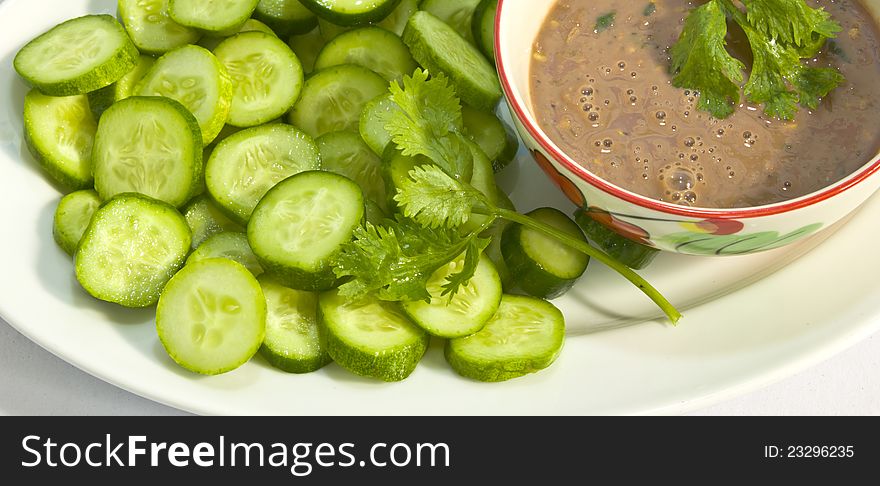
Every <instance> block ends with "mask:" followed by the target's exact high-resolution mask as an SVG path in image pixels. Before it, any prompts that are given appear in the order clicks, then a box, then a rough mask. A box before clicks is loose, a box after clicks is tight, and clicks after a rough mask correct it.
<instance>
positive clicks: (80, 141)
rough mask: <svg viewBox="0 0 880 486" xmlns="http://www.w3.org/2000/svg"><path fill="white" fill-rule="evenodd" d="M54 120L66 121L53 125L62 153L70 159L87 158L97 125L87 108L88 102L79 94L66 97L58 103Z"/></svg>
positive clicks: (89, 155)
mask: <svg viewBox="0 0 880 486" xmlns="http://www.w3.org/2000/svg"><path fill="white" fill-rule="evenodd" d="M55 120H66V121H67V122H66V123H58V124H56V126H55V139H56V140H57V141H58V148H59V149H60V150H61V151H62V154H63V155H64V156H65V157H67V158H69V159H71V160H87V159H89V158H90V157H91V155H92V145H93V143H94V140H95V131H96V130H97V129H98V125H97V124H96V123H95V119H94V117H93V116H92V112H91V111H90V110H89V109H88V102H87V101H85V100H84V99H83V97H81V96H74V97H71V98H67V99H66V100H65V102H63V103H60V104H59V105H58V108H57V109H56V112H55Z"/></svg>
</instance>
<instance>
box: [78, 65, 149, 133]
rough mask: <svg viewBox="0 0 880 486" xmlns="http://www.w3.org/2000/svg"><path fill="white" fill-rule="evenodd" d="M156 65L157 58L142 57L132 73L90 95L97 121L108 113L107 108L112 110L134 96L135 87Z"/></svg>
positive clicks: (90, 103) (90, 102)
mask: <svg viewBox="0 0 880 486" xmlns="http://www.w3.org/2000/svg"><path fill="white" fill-rule="evenodd" d="M155 63H156V59H155V58H152V57H150V56H143V55H142V56H140V57H138V62H137V65H135V67H134V68H133V69H132V70H131V71H129V72H128V73H126V74H125V76H123V77H121V78H119V81H116V82H115V83H113V84H111V85H110V86H105V87H103V88H101V89H99V90H97V91H92V92H91V93H89V94H88V97H89V108H91V109H92V114H93V115H95V119H96V120H97V119H99V118H101V115H103V114H104V112H105V111H107V108H110V106H111V105H112V104H113V103H116V102H117V101H122V100H124V99H126V98H129V97H131V96H134V89H135V87H136V86H137V84H138V83H139V82H140V80H141V79H143V77H144V75H145V74H147V71H149V70H150V68H152V67H153V64H155Z"/></svg>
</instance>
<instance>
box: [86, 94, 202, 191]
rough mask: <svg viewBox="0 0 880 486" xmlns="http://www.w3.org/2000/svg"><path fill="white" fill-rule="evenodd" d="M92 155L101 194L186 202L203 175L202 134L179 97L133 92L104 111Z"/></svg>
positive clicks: (96, 181) (97, 187) (96, 186)
mask: <svg viewBox="0 0 880 486" xmlns="http://www.w3.org/2000/svg"><path fill="white" fill-rule="evenodd" d="M92 158H93V163H94V172H95V189H97V191H98V194H100V195H101V197H102V198H103V199H105V200H106V199H110V198H112V197H113V196H115V195H117V194H121V193H125V192H138V193H141V194H144V195H147V196H150V197H152V198H155V199H159V200H161V201H165V202H167V203H168V204H171V205H172V206H182V205H183V204H185V203H186V202H187V201H189V200H190V198H192V197H193V195H195V192H196V190H197V189H198V183H199V180H200V179H201V173H202V134H201V131H200V130H199V124H198V122H197V121H196V119H195V117H193V115H192V114H191V113H190V112H189V110H187V109H186V108H184V107H183V105H181V104H180V103H178V102H177V101H174V100H172V99H169V98H163V97H141V96H133V97H131V98H128V99H124V100H122V101H120V102H118V103H116V104H114V105H113V106H111V107H110V108H109V109H108V110H107V111H105V112H104V115H103V116H102V117H101V121H100V122H99V123H98V133H97V135H96V136H95V147H94V150H93V151H92Z"/></svg>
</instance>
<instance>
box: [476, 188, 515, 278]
mask: <svg viewBox="0 0 880 486" xmlns="http://www.w3.org/2000/svg"><path fill="white" fill-rule="evenodd" d="M499 192H500V191H499ZM502 194H503V193H502ZM505 197H506V196H505ZM508 199H509V198H508ZM509 209H511V210H513V211H515V210H516V209H515V208H509ZM511 224H513V223H511V222H509V221H507V220H506V219H498V220H496V221H495V222H494V223H493V224H492V226H491V227H490V228H489V229H488V230H486V233H485V234H483V235H482V236H483V237H484V238H490V239H491V240H492V242H491V243H489V246H488V247H486V250H485V255H486V256H487V257H489V259H490V260H492V263H493V264H495V270H496V271H498V277H499V278H500V279H501V288H502V289H503V290H504V292H511V291H512V290H513V289H514V288H515V287H516V282H514V281H513V275H511V273H510V269H509V268H507V263H506V262H505V261H504V255H503V254H502V253H501V235H503V234H504V230H506V229H507V227H508V226H510V225H511Z"/></svg>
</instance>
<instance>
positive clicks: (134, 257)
mask: <svg viewBox="0 0 880 486" xmlns="http://www.w3.org/2000/svg"><path fill="white" fill-rule="evenodd" d="M114 223H116V224H112V225H110V224H105V225H101V226H100V227H99V229H100V233H99V234H98V235H96V237H95V238H93V241H95V242H100V243H99V244H100V246H101V251H95V252H91V254H92V255H93V257H94V258H95V259H96V261H95V262H94V265H93V266H92V267H91V268H92V271H96V272H98V271H100V272H103V273H104V275H103V276H102V278H101V279H100V281H103V282H108V283H110V284H111V285H110V286H111V287H113V288H117V289H122V288H126V289H127V292H129V295H126V296H124V297H125V298H126V299H132V300H134V299H136V298H138V297H140V294H143V293H147V292H158V290H159V289H160V288H161V287H160V286H162V285H164V284H165V282H167V280H168V278H169V277H170V275H168V270H167V269H168V268H169V267H173V266H174V265H175V264H176V263H179V262H177V261H176V258H177V253H176V251H175V250H174V249H173V248H172V247H171V246H170V243H169V242H173V241H176V239H175V238H173V237H169V235H168V234H167V232H166V231H163V230H162V229H161V228H159V227H157V226H156V225H154V224H152V222H151V221H149V220H148V219H145V218H140V217H137V216H129V217H128V218H126V219H124V220H120V219H117V220H116V221H114ZM133 235H135V236H134V237H133Z"/></svg>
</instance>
